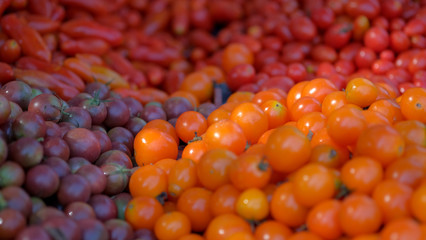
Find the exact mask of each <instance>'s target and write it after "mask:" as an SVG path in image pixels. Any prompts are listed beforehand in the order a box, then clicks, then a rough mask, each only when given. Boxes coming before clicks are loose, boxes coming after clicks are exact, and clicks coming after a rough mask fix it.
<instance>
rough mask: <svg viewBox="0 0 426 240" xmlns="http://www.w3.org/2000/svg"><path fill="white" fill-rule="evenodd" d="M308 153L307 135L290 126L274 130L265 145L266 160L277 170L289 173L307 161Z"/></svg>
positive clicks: (309, 146)
mask: <svg viewBox="0 0 426 240" xmlns="http://www.w3.org/2000/svg"><path fill="white" fill-rule="evenodd" d="M310 153H311V145H310V142H309V139H308V137H307V136H305V135H304V134H303V133H302V132H301V131H300V130H299V129H297V128H296V127H292V126H282V127H279V128H277V129H276V130H274V131H273V132H272V133H271V135H270V136H269V138H268V141H267V142H266V145H265V156H266V160H267V161H268V162H269V164H271V167H272V169H273V170H275V171H278V172H286V173H289V172H292V171H294V170H296V169H298V168H300V167H301V166H303V165H304V164H305V163H306V162H308V161H309V156H310ZM283 156H285V157H283Z"/></svg>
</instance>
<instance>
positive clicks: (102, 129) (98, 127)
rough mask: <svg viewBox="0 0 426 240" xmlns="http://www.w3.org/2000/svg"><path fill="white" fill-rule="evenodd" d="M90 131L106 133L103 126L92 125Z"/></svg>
mask: <svg viewBox="0 0 426 240" xmlns="http://www.w3.org/2000/svg"><path fill="white" fill-rule="evenodd" d="M90 129H91V130H92V131H95V130H97V131H101V132H103V133H107V131H106V130H105V126H102V125H92V127H91V128H90Z"/></svg>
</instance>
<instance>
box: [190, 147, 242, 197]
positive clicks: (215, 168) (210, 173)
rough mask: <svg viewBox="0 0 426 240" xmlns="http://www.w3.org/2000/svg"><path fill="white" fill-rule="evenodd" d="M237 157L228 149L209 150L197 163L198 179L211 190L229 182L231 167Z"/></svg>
mask: <svg viewBox="0 0 426 240" xmlns="http://www.w3.org/2000/svg"><path fill="white" fill-rule="evenodd" d="M236 159H237V156H236V155H235V154H234V153H233V152H231V151H229V150H226V149H212V150H209V151H207V152H206V153H205V154H204V155H203V156H202V157H201V158H200V161H199V162H198V164H197V176H198V180H199V181H200V183H201V184H202V185H203V186H204V187H205V188H207V189H209V190H216V189H217V188H219V187H221V186H223V185H225V184H227V183H229V182H230V180H229V168H230V165H231V164H232V162H234V161H235V160H236Z"/></svg>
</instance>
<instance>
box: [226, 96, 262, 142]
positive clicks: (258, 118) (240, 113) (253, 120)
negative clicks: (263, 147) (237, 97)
mask: <svg viewBox="0 0 426 240" xmlns="http://www.w3.org/2000/svg"><path fill="white" fill-rule="evenodd" d="M230 120H232V121H234V122H235V123H237V124H238V125H239V126H240V127H241V129H242V130H243V133H244V135H245V138H246V139H247V141H248V143H249V144H252V143H257V140H258V139H259V138H260V136H261V135H262V134H263V133H264V132H266V130H268V129H269V126H268V118H267V116H266V115H265V113H264V112H263V111H262V109H261V108H260V107H259V106H257V105H256V104H254V103H251V102H246V103H241V104H240V105H238V106H237V107H236V108H234V110H232V112H231V117H230Z"/></svg>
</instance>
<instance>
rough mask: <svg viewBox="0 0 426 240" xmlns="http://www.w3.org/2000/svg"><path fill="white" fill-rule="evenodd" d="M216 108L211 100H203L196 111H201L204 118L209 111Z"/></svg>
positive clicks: (207, 115)
mask: <svg viewBox="0 0 426 240" xmlns="http://www.w3.org/2000/svg"><path fill="white" fill-rule="evenodd" d="M216 109H217V106H216V105H214V104H213V103H211V102H204V103H201V104H200V106H198V110H197V111H198V112H199V113H201V114H202V115H203V116H204V117H205V118H206V119H207V118H208V117H209V115H210V113H212V112H213V111H214V110H216Z"/></svg>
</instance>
